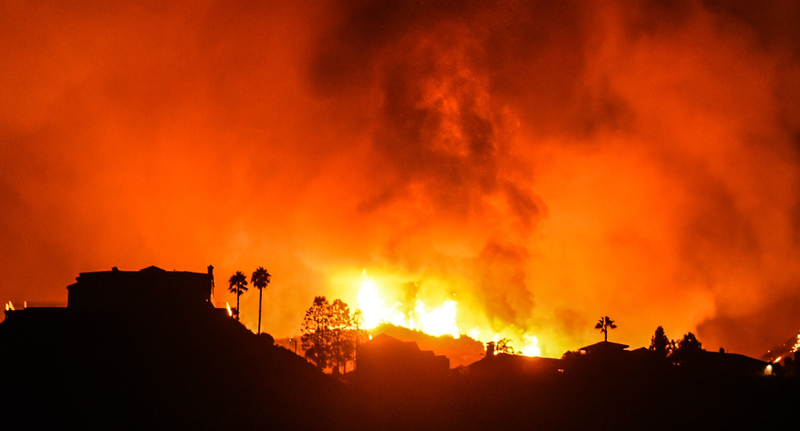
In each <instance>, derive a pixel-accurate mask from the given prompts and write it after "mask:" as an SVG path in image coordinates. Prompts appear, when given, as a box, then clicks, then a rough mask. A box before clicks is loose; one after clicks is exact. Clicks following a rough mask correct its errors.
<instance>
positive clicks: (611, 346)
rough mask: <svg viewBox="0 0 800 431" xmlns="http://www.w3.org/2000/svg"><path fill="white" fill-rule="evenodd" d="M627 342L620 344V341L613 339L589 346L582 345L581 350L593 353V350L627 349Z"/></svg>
mask: <svg viewBox="0 0 800 431" xmlns="http://www.w3.org/2000/svg"><path fill="white" fill-rule="evenodd" d="M628 347H630V346H628V345H627V344H620V343H612V342H611V341H601V342H599V343H594V344H590V345H588V346H584V347H581V348H580V349H579V350H581V351H584V352H587V353H591V352H608V351H620V352H621V351H623V350H625V349H627V348H628Z"/></svg>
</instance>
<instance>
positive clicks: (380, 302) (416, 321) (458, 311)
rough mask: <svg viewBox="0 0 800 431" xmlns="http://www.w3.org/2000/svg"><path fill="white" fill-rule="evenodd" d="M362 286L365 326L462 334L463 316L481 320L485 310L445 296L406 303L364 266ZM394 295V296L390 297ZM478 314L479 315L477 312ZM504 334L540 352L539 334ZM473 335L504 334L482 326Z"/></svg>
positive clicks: (529, 351)
mask: <svg viewBox="0 0 800 431" xmlns="http://www.w3.org/2000/svg"><path fill="white" fill-rule="evenodd" d="M360 286H361V287H360V288H359V290H358V308H359V309H361V311H362V312H363V313H364V327H365V328H366V329H374V328H375V327H377V326H378V325H380V324H382V323H391V324H393V325H396V326H402V327H405V328H408V329H413V330H416V331H421V332H424V333H426V334H429V335H433V336H437V337H438V336H441V335H450V336H452V337H454V338H458V337H460V336H461V334H462V333H463V332H462V331H461V330H459V326H458V322H459V317H461V318H462V320H469V321H475V320H481V318H482V316H480V315H481V314H482V312H483V310H481V309H480V308H477V309H470V308H468V307H465V306H462V307H459V305H458V302H457V301H455V300H445V301H443V302H442V304H441V305H440V306H438V307H429V306H427V305H426V304H425V302H424V301H423V300H422V299H421V298H419V297H414V298H413V299H412V302H413V303H414V304H415V305H414V306H413V308H412V307H410V306H409V304H404V303H403V302H402V301H400V300H399V299H397V298H398V297H399V296H400V295H397V293H395V294H392V293H390V292H389V291H388V289H382V288H381V287H379V286H378V284H377V283H376V282H375V280H373V278H372V277H370V276H369V275H368V274H367V270H366V269H364V270H363V272H362V275H361V285H360ZM387 298H392V299H387ZM476 314H477V315H478V316H475V315H476ZM504 332H506V336H505V337H504V338H509V339H511V340H512V342H514V343H515V344H514V345H513V346H515V350H517V351H519V352H520V353H521V354H523V355H526V356H540V355H541V350H540V349H539V346H538V343H539V341H538V339H537V338H536V336H535V335H532V334H528V333H523V334H521V336H518V335H517V334H515V333H507V331H504ZM467 334H468V335H469V336H470V337H472V338H474V339H476V340H479V341H482V342H484V343H486V342H488V341H497V340H499V339H500V338H501V336H500V334H499V333H497V332H492V331H490V330H486V331H481V329H480V328H477V327H476V328H473V329H472V330H470V331H469V332H468V333H467ZM482 334H493V336H489V337H482V336H481V335H482Z"/></svg>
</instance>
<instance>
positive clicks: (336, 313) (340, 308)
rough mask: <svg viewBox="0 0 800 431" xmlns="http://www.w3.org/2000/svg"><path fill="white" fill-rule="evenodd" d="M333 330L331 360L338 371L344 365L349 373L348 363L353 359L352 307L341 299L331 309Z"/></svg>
mask: <svg viewBox="0 0 800 431" xmlns="http://www.w3.org/2000/svg"><path fill="white" fill-rule="evenodd" d="M330 310H331V311H330V316H331V322H330V328H331V343H330V344H331V358H332V359H333V362H334V363H335V364H336V370H337V371H341V370H340V369H339V368H340V367H341V365H342V364H344V372H347V361H348V360H351V359H353V341H354V340H352V336H351V335H352V334H351V329H352V324H353V322H352V317H351V316H350V306H348V305H347V303H345V302H344V301H342V300H341V299H337V300H335V301H333V304H331V308H330Z"/></svg>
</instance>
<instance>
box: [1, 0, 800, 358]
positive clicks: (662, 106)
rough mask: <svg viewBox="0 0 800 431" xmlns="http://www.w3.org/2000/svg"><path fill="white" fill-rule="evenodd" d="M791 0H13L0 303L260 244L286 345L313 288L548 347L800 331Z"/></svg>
mask: <svg viewBox="0 0 800 431" xmlns="http://www.w3.org/2000/svg"><path fill="white" fill-rule="evenodd" d="M797 22H800V4H797V2H784V1H777V0H776V1H771V0H767V1H763V2H761V1H760V2H734V1H731V2H727V1H726V2H721V1H699V0H687V1H675V2H658V1H644V0H609V1H581V2H569V1H537V2H520V1H515V0H498V1H477V0H476V1H471V0H458V1H455V0H442V1H430V2H405V1H348V2H341V1H338V0H309V1H303V2H234V4H230V3H229V2H222V1H216V0H201V1H178V2H170V3H169V5H167V4H165V3H164V2H158V1H154V0H144V1H142V2H136V3H135V4H133V3H130V2H115V3H113V4H107V2H97V3H95V4H92V3H91V2H89V3H86V4H83V5H82V6H81V7H71V6H68V5H67V2H61V1H48V0H42V1H36V2H3V3H2V4H0V53H2V55H0V82H2V85H0V142H2V145H0V199H1V200H2V203H3V208H4V210H3V212H2V213H0V231H2V232H3V235H0V271H2V273H3V276H4V282H3V283H2V284H1V285H0V301H2V302H4V303H5V302H7V301H14V302H15V303H17V304H23V301H25V300H28V301H30V302H31V303H33V302H34V301H36V302H59V301H63V300H64V298H65V295H66V290H65V286H67V285H69V284H70V283H72V282H73V280H74V279H75V277H76V276H77V275H78V274H79V273H80V272H84V271H98V270H107V269H109V268H111V267H113V266H118V267H119V268H122V269H126V270H138V269H141V268H145V267H147V266H150V265H157V266H160V267H163V268H166V269H177V270H187V271H197V272H204V271H205V268H206V266H207V265H209V264H213V265H214V266H215V268H216V269H215V271H216V272H215V274H216V277H217V281H218V283H219V282H220V280H226V279H227V278H228V277H229V276H230V275H231V274H233V273H234V272H235V271H237V270H242V271H244V272H245V273H250V272H252V271H253V270H254V269H255V268H256V267H258V266H265V267H269V269H270V273H273V274H274V279H273V281H272V283H271V284H270V285H269V287H268V288H267V289H266V290H265V291H264V302H263V323H262V327H263V328H265V330H266V331H267V332H270V333H271V334H273V335H274V336H275V337H276V338H281V337H287V336H295V335H297V334H298V331H299V325H300V322H301V321H302V318H303V313H304V311H305V310H306V309H307V308H308V307H309V305H310V304H311V301H312V300H313V298H314V296H316V295H325V296H327V297H328V298H341V299H343V300H345V301H346V302H348V303H349V304H350V305H351V307H355V306H356V304H359V305H360V306H361V307H362V308H364V311H365V317H366V318H367V320H368V322H370V324H372V325H374V324H376V323H377V322H378V321H379V320H381V319H383V320H387V321H389V322H400V323H402V324H403V325H404V326H408V327H413V328H422V329H423V330H425V331H426V332H427V331H430V333H436V334H450V335H454V336H455V335H458V334H460V333H464V334H479V336H478V337H477V338H479V339H480V340H481V341H487V340H491V339H493V338H494V337H495V336H496V335H497V336H499V337H501V338H509V339H511V340H512V341H513V346H514V348H515V349H523V350H524V351H525V352H529V351H530V352H535V351H536V349H534V346H535V347H537V348H538V349H539V351H540V352H541V354H542V355H543V356H560V355H561V354H563V353H564V352H565V351H566V350H574V349H577V348H579V347H581V346H583V345H586V344H590V343H593V342H596V341H599V340H600V339H602V337H601V336H600V334H599V333H597V332H596V331H594V329H593V327H594V321H595V320H596V316H600V315H603V316H605V315H608V316H611V317H612V318H613V319H614V320H616V322H617V324H618V326H619V328H618V329H616V330H614V331H612V332H611V333H610V334H609V340H610V341H619V342H624V343H625V344H629V345H631V346H643V345H648V344H649V341H650V337H651V336H652V334H653V331H654V330H655V328H656V327H658V326H663V327H664V329H665V330H666V333H667V335H668V336H669V337H670V338H675V339H678V338H680V337H681V335H682V334H685V333H686V332H689V331H692V332H694V333H695V334H697V335H698V337H699V338H700V340H701V341H702V342H703V346H707V347H708V348H709V349H717V348H719V347H725V349H726V351H731V352H737V353H745V354H751V355H756V356H760V355H761V354H762V353H763V352H764V351H766V350H767V349H768V348H770V347H772V346H774V345H775V344H777V343H780V342H783V341H784V340H785V339H786V336H787V334H794V333H795V332H794V331H795V330H796V328H797V327H798V325H800V321H798V317H797V316H800V294H798V286H800V266H798V265H797V262H798V261H800V138H799V137H800V30H798V29H799V28H800V27H798V26H797ZM363 268H367V270H368V271H369V274H370V275H369V276H370V277H373V278H374V285H373V286H371V287H370V285H369V283H367V285H366V287H365V285H364V284H363V283H362V281H361V280H360V279H359V276H360V274H361V272H362V269H363ZM34 273H35V274H36V275H37V277H36V278H37V281H36V283H31V282H30V276H31V274H34ZM220 290H223V289H220ZM362 294H363V298H362ZM218 296H219V299H218V300H219V301H226V300H227V301H231V302H232V301H234V300H235V298H234V296H233V295H232V294H230V293H228V292H218ZM258 296H259V295H258V294H257V292H255V293H253V292H252V291H251V292H248V293H246V294H244V295H242V297H241V319H242V322H243V323H245V324H246V325H247V326H248V327H250V328H254V327H256V326H257V321H258ZM362 301H363V304H362ZM368 308H369V309H370V310H371V311H368V310H367V309H368ZM367 312H369V313H371V314H369V315H366V313H367ZM534 337H535V338H534Z"/></svg>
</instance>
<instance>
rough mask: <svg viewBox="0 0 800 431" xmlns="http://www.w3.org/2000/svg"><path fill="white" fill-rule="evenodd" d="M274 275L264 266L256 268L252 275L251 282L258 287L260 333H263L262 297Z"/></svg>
mask: <svg viewBox="0 0 800 431" xmlns="http://www.w3.org/2000/svg"><path fill="white" fill-rule="evenodd" d="M271 277H272V275H271V274H270V273H269V272H267V270H266V269H264V268H262V267H260V266H259V267H258V268H256V270H255V271H254V272H253V275H252V276H251V277H250V283H252V284H253V286H254V287H255V288H256V289H258V333H259V334H260V333H261V298H262V296H263V294H264V288H265V287H267V285H268V284H269V282H270V281H271Z"/></svg>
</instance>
